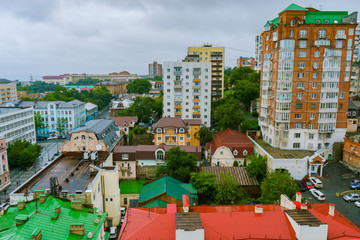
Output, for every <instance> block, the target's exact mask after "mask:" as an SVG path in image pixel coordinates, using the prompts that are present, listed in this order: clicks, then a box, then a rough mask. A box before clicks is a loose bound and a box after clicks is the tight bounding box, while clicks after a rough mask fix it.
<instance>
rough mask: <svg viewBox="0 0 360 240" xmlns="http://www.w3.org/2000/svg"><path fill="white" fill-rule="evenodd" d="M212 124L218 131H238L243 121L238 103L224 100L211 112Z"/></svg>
mask: <svg viewBox="0 0 360 240" xmlns="http://www.w3.org/2000/svg"><path fill="white" fill-rule="evenodd" d="M213 117H214V122H215V126H216V129H217V130H218V131H223V130H225V129H227V128H231V129H234V130H239V127H240V124H241V122H242V121H243V119H244V117H243V113H242V111H241V109H240V106H239V103H238V102H237V101H236V100H225V102H224V103H223V104H221V105H219V106H217V107H216V108H215V110H214V112H213Z"/></svg>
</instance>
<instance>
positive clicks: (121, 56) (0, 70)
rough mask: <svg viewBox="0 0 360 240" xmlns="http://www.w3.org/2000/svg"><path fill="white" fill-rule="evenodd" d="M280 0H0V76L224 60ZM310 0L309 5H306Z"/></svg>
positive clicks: (322, 1)
mask: <svg viewBox="0 0 360 240" xmlns="http://www.w3.org/2000/svg"><path fill="white" fill-rule="evenodd" d="M292 2H294V1H288V0H271V1H270V0H261V1H260V0H254V1H245V0H223V1H219V0H176V1H175V0H0V78H7V79H11V80H15V79H19V80H23V81H28V80H29V79H30V74H32V76H33V78H34V79H35V80H36V79H40V78H41V76H43V75H58V74H63V73H85V72H86V73H109V72H115V71H116V72H119V71H124V70H126V71H129V72H131V73H137V74H147V71H148V70H147V67H148V64H149V63H150V62H152V61H153V60H156V61H158V62H163V61H177V60H181V59H183V58H184V57H185V55H186V50H187V47H188V46H201V45H203V44H204V43H209V44H213V45H214V46H224V47H225V55H226V57H225V66H231V67H232V66H235V64H236V58H238V57H239V56H254V49H255V46H254V37H255V35H256V33H257V32H258V31H260V30H262V27H263V25H264V24H265V23H266V21H267V20H268V19H272V18H275V17H276V16H277V14H278V13H279V12H280V11H281V10H283V9H284V8H285V7H287V6H288V5H289V4H291V3H292ZM314 2H316V4H315V3H314ZM294 3H297V4H299V5H301V6H304V7H306V6H312V7H315V8H318V9H322V10H345V11H349V12H353V11H359V10H360V9H359V8H360V3H359V1H358V0H317V1H310V0H302V1H298V2H294Z"/></svg>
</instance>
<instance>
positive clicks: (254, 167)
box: [245, 154, 267, 182]
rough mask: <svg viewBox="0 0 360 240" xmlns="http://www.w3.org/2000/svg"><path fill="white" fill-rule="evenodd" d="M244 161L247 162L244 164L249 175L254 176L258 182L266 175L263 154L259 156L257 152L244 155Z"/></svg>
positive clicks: (265, 160)
mask: <svg viewBox="0 0 360 240" xmlns="http://www.w3.org/2000/svg"><path fill="white" fill-rule="evenodd" d="M245 160H246V162H248V164H247V166H246V171H247V172H248V173H249V174H250V177H256V178H257V180H258V181H259V182H261V180H262V179H263V178H264V177H265V176H266V172H267V170H266V169H267V166H266V162H267V159H266V157H265V156H261V155H259V154H256V155H254V154H252V155H247V156H246V159H245Z"/></svg>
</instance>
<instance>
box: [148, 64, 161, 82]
mask: <svg viewBox="0 0 360 240" xmlns="http://www.w3.org/2000/svg"><path fill="white" fill-rule="evenodd" d="M155 76H160V77H161V76H162V65H161V64H159V63H157V62H155V61H154V62H153V63H150V64H149V78H154V77H155Z"/></svg>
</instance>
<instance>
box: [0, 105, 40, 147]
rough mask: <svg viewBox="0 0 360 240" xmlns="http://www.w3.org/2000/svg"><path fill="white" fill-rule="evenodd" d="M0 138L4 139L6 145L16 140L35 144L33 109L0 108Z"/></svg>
mask: <svg viewBox="0 0 360 240" xmlns="http://www.w3.org/2000/svg"><path fill="white" fill-rule="evenodd" d="M0 136H2V137H4V138H5V140H6V143H7V144H12V143H14V142H15V141H17V140H26V141H29V142H30V143H36V132H35V122H34V109H33V108H32V107H29V108H27V107H25V108H24V107H2V106H0Z"/></svg>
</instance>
